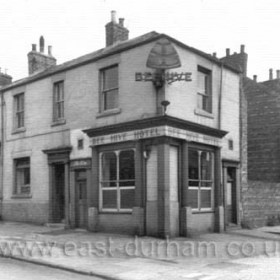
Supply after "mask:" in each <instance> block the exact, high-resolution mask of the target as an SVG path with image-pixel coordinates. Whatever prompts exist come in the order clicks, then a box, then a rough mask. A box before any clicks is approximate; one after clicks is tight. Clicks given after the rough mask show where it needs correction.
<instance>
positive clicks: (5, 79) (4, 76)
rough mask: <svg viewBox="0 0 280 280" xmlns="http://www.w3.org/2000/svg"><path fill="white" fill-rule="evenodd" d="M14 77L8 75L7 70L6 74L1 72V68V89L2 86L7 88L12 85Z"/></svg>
mask: <svg viewBox="0 0 280 280" xmlns="http://www.w3.org/2000/svg"><path fill="white" fill-rule="evenodd" d="M12 79H13V78H12V77H11V76H10V75H8V74H7V69H5V73H2V72H1V68H0V88H1V87H2V86H6V85H9V84H11V83H12Z"/></svg>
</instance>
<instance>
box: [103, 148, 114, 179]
mask: <svg viewBox="0 0 280 280" xmlns="http://www.w3.org/2000/svg"><path fill="white" fill-rule="evenodd" d="M112 180H117V157H116V154H115V153H113V152H110V153H104V154H103V155H102V181H112Z"/></svg>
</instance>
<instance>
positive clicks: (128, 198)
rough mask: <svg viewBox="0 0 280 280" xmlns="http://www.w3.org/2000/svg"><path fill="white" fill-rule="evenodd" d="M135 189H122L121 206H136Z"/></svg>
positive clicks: (130, 207) (125, 207) (126, 207)
mask: <svg viewBox="0 0 280 280" xmlns="http://www.w3.org/2000/svg"><path fill="white" fill-rule="evenodd" d="M134 192H135V190H134V189H128V190H121V208H122V209H132V207H133V206H134Z"/></svg>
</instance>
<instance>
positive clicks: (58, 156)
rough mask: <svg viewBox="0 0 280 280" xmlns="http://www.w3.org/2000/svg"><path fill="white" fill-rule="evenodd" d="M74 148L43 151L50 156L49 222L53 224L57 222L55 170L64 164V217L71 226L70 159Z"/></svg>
mask: <svg viewBox="0 0 280 280" xmlns="http://www.w3.org/2000/svg"><path fill="white" fill-rule="evenodd" d="M71 150H72V147H69V146H67V147H63V148H55V149H49V150H43V152H44V153H45V154H47V156H48V165H49V222H50V223H52V222H54V221H55V218H54V211H53V205H54V199H53V196H54V193H55V184H54V168H55V164H64V174H65V180H64V197H65V200H64V211H65V212H64V213H65V215H64V217H65V224H66V225H68V224H69V201H70V199H69V159H70V152H71Z"/></svg>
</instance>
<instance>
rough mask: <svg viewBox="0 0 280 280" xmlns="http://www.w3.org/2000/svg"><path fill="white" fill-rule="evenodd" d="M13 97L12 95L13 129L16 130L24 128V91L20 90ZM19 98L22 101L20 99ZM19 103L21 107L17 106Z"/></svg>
mask: <svg viewBox="0 0 280 280" xmlns="http://www.w3.org/2000/svg"><path fill="white" fill-rule="evenodd" d="M13 97H14V130H15V131H17V130H22V129H24V128H25V94H24V92H21V93H17V94H15V95H14V96H13ZM21 98H22V101H20V99H21ZM20 104H21V108H19V105H20ZM19 124H22V125H19Z"/></svg>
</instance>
